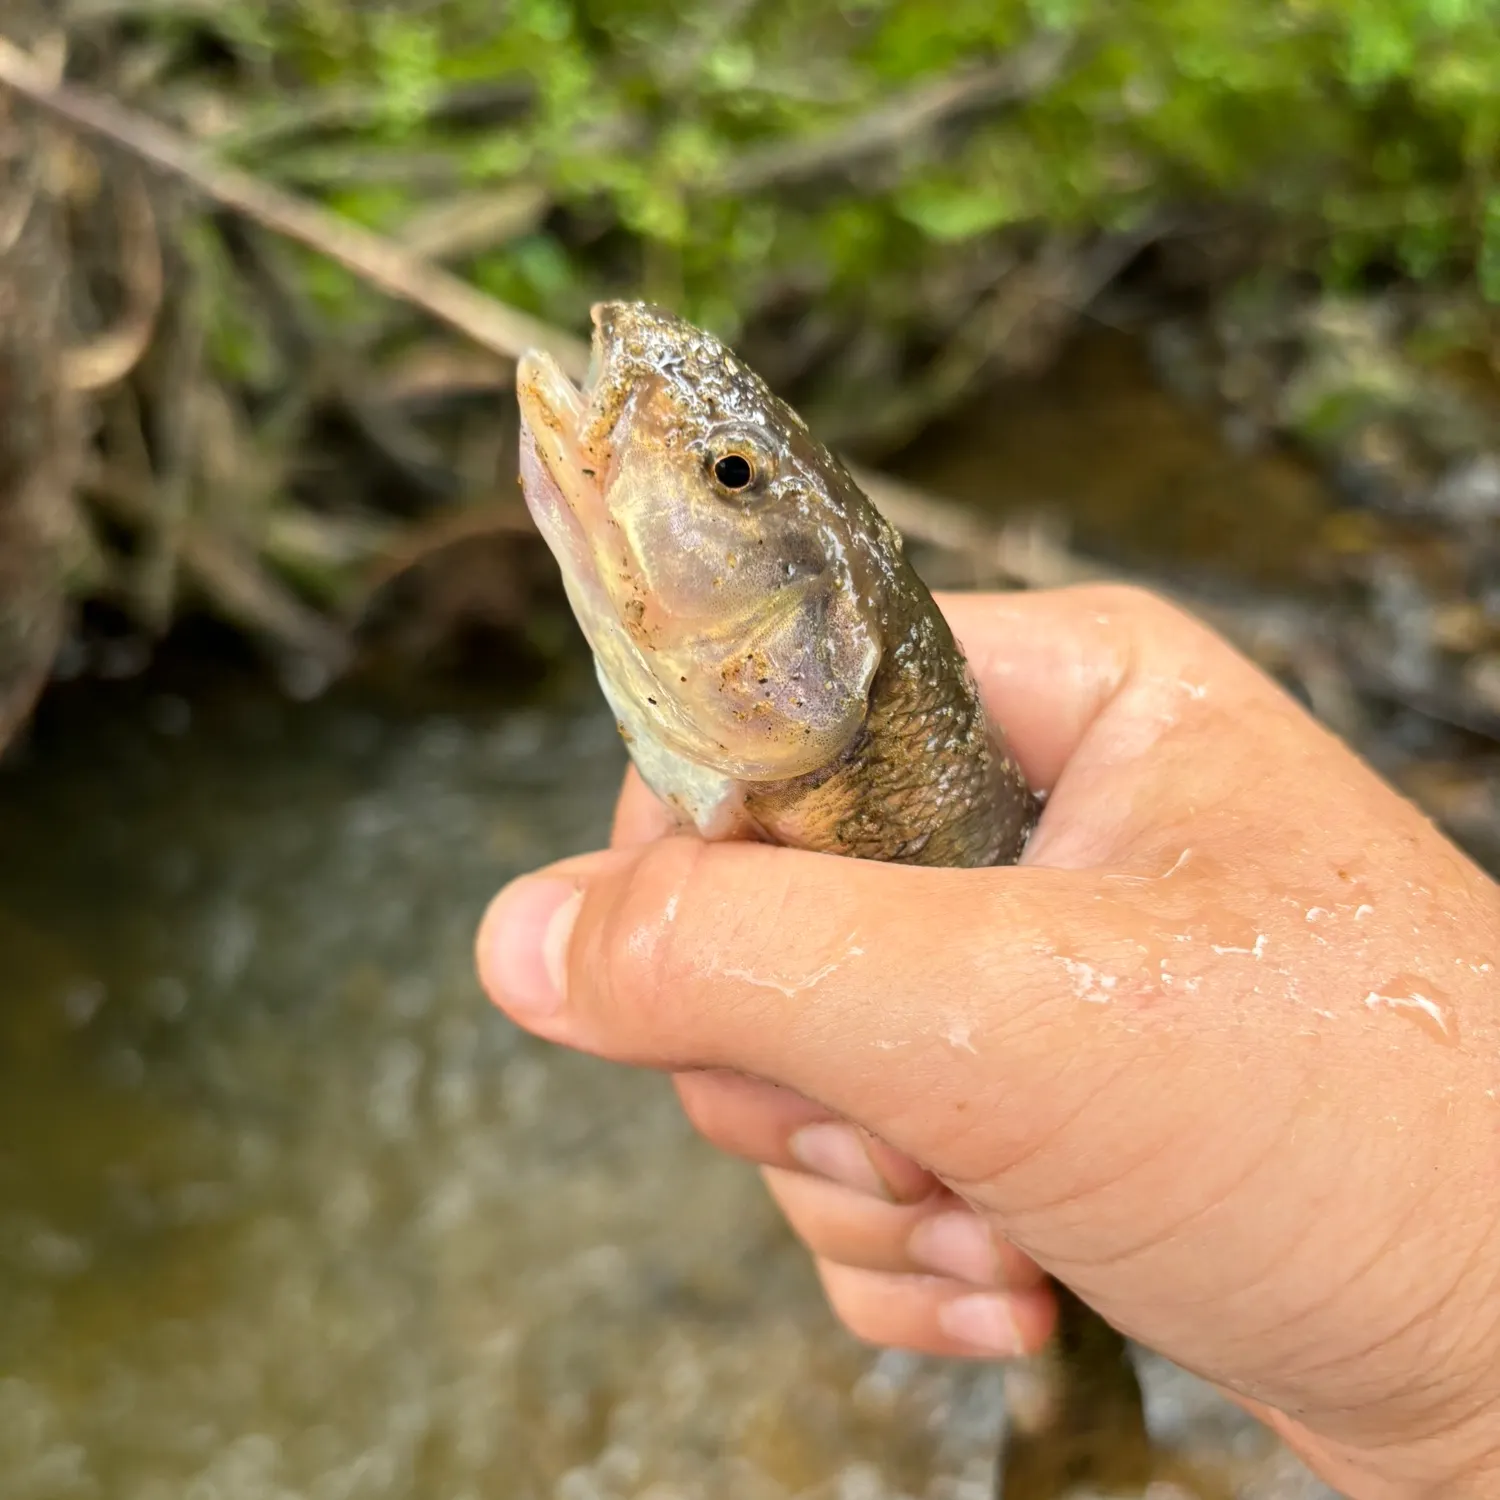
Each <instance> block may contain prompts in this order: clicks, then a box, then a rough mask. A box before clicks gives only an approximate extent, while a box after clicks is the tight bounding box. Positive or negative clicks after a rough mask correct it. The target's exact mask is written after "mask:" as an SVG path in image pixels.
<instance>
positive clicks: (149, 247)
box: [59, 173, 164, 394]
mask: <svg viewBox="0 0 1500 1500" xmlns="http://www.w3.org/2000/svg"><path fill="white" fill-rule="evenodd" d="M119 212H120V244H121V252H120V265H121V274H122V277H123V280H124V282H125V289H126V304H127V307H126V312H125V315H124V317H122V318H121V319H120V322H119V324H118V326H117V327H115V328H113V329H111V330H110V331H109V332H108V333H106V334H103V335H101V336H100V337H99V338H96V339H93V340H91V341H90V342H89V343H87V344H85V345H83V346H82V347H81V348H77V349H68V350H65V351H64V352H63V354H62V356H61V358H60V361H59V365H60V370H61V374H62V380H63V383H64V385H66V386H67V388H68V389H69V390H71V391H77V392H79V393H80V394H84V393H93V392H97V391H102V390H104V389H105V388H106V387H108V386H112V385H117V384H118V383H119V382H120V381H122V380H123V379H124V378H125V377H126V376H127V375H128V374H129V373H130V372H131V371H132V370H133V369H134V368H135V367H136V365H138V364H139V363H140V361H141V358H142V356H143V355H144V354H145V352H146V350H147V348H148V347H149V346H150V344H151V337H152V334H153V333H154V332H155V330H156V321H157V318H158V316H159V315H160V313H161V306H162V294H163V290H164V288H163V274H162V247H161V239H160V237H159V236H158V234H157V231H156V213H155V211H154V210H153V208H152V206H151V195H150V193H148V192H147V191H146V184H145V183H144V182H142V181H141V179H140V177H139V176H138V175H137V174H135V173H131V174H129V176H128V178H127V180H126V184H125V188H124V191H123V193H122V195H121V202H120V208H119Z"/></svg>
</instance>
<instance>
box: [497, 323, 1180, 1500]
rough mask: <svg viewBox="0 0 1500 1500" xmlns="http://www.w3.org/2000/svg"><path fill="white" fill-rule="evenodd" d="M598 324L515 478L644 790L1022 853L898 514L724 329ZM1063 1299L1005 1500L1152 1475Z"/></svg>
mask: <svg viewBox="0 0 1500 1500" xmlns="http://www.w3.org/2000/svg"><path fill="white" fill-rule="evenodd" d="M593 324H594V333H593V343H592V353H591V363H590V368H589V373H588V376H587V378H586V379H585V381H584V383H583V385H582V387H581V388H580V387H579V386H576V385H575V384H574V383H573V381H572V380H571V379H569V377H568V376H567V374H566V373H565V372H564V371H563V369H562V368H561V366H560V365H559V364H558V363H557V361H556V360H555V359H553V358H551V357H550V356H549V355H548V354H547V353H545V352H544V351H528V352H527V353H526V354H525V355H524V356H523V357H522V359H521V360H520V361H519V363H518V366H517V372H516V396H517V401H518V405H519V407H520V414H521V440H520V479H521V486H522V490H523V493H524V496H525V500H526V504H527V506H528V508H529V510H530V512H531V514H532V516H533V518H534V519H535V522H536V525H537V527H538V529H539V531H540V532H541V534H542V536H543V538H544V539H545V540H546V543H547V545H548V546H549V547H550V548H551V550H552V553H553V554H554V556H555V557H556V560H557V562H558V565H559V568H560V571H561V573H562V581H563V586H564V588H565V590H566V593H567V597H568V601H569V604H570V606H571V608H572V611H573V613H574V615H575V617H576V619H577V621H578V624H579V626H580V628H581V630H582V632H583V635H584V637H585V639H586V641H587V643H588V646H589V648H590V650H591V652H592V654H593V659H594V666H595V672H596V675H597V677H598V680H599V686H600V688H601V690H602V691H603V694H604V697H605V700H606V701H607V702H608V704H609V706H610V708H611V710H612V712H613V713H614V715H615V718H616V720H617V722H618V725H619V729H620V734H621V736H622V738H623V739H624V741H625V744H626V747H627V749H628V752H629V755H630V758H631V759H632V760H633V762H634V764H635V766H636V768H637V770H638V771H639V773H640V776H641V778H642V780H643V781H644V782H645V783H646V785H647V786H649V787H650V788H651V789H652V791H653V792H655V793H656V795H657V796H658V797H659V798H660V799H661V800H662V801H663V802H664V803H665V804H666V805H667V806H668V807H670V808H672V809H674V811H675V815H676V817H677V819H678V821H679V823H680V824H681V825H682V826H683V827H684V828H690V829H694V830H696V831H697V832H698V834H700V835H701V836H702V837H703V838H705V839H756V840H760V841H763V842H768V843H772V844H779V845H785V846H789V847H792V848H798V849H805V850H814V851H818V852H822V853H829V854H837V855H843V856H847V857H851V858H856V859H873V860H884V861H889V862H893V863H898V864H906V865H921V866H929V867H962V868H980V867H987V866H996V865H1008V864H1014V863H1015V862H1016V861H1018V860H1019V859H1020V858H1021V856H1022V854H1023V853H1024V851H1025V849H1026V846H1027V843H1028V841H1029V839H1030V837H1031V835H1032V833H1033V831H1034V830H1035V828H1036V826H1037V822H1038V820H1039V817H1040V813H1041V808H1042V799H1041V798H1040V797H1039V796H1038V795H1037V794H1036V793H1035V792H1034V791H1033V790H1032V789H1031V787H1030V786H1029V784H1028V782H1027V780H1026V777H1025V775H1024V774H1023V772H1022V770H1021V767H1020V765H1019V764H1018V762H1017V760H1016V758H1015V756H1014V755H1013V753H1012V752H1011V750H1010V748H1009V745H1008V743H1007V740H1006V738H1005V735H1004V732H1003V729H1002V727H1001V726H999V725H996V724H994V723H992V722H990V720H989V719H988V718H987V716H986V713H985V709H984V706H983V704H982V702H981V700H980V695H979V690H978V687H977V684H976V682H975V679H974V676H973V673H972V671H971V670H970V667H969V665H968V662H967V660H966V659H965V657H964V654H963V651H962V650H961V649H960V647H959V645H958V643H957V641H956V640H955V639H954V637H953V634H952V632H951V630H950V629H949V627H948V625H947V623H946V621H945V619H944V617H943V615H942V612H941V611H940V610H939V608H938V607H937V604H936V602H935V601H934V600H933V597H932V595H931V593H930V592H929V591H928V589H927V588H926V586H925V585H924V584H923V582H922V580H921V579H920V577H919V576H918V575H917V573H916V571H915V569H914V568H913V567H912V565H911V563H910V562H909V560H908V559H907V557H906V554H905V551H904V548H903V545H902V541H901V538H900V536H899V535H898V534H897V532H896V531H895V529H894V528H893V527H892V526H891V525H890V523H889V522H888V521H887V520H886V519H885V517H884V516H882V515H881V513H880V512H879V510H878V509H877V508H876V506H875V505H874V504H872V503H871V501H870V500H869V499H868V497H867V496H866V495H865V494H864V493H863V492H862V491H861V490H860V488H859V486H858V485H857V484H856V483H855V481H854V480H853V478H852V477H851V476H850V474H849V472H848V470H847V469H846V468H845V466H844V465H843V464H842V463H841V462H840V461H839V460H838V459H837V458H836V457H835V456H834V454H832V453H831V452H830V451H829V450H828V449H827V448H826V447H825V446H824V445H823V444H822V443H821V442H819V440H818V439H817V438H816V437H815V436H814V435H813V433H812V432H811V431H810V430H809V428H808V426H807V424H806V423H805V422H804V421H803V420H802V418H801V417H800V416H799V415H798V414H797V413H796V412H795V411H794V410H793V409H792V408H791V406H789V405H788V404H787V403H786V402H785V401H783V400H782V399H780V398H779V397H778V396H777V395H775V393H774V392H772V391H771V389H770V388H769V387H768V386H767V384H766V383H765V382H764V381H763V380H762V379H761V378H760V377H759V376H758V375H757V374H756V373H755V372H754V371H753V370H752V369H750V367H749V366H748V365H747V364H746V363H745V362H744V361H743V360H741V359H740V358H739V357H738V356H737V355H736V354H735V353H734V352H733V351H732V350H731V349H730V348H729V347H727V346H726V345H725V344H724V343H723V342H721V341H720V340H719V339H717V338H715V337H714V336H713V335H712V334H710V333H707V332H705V331H703V330H702V329H700V328H697V327H695V326H693V325H692V324H690V323H688V322H686V321H684V320H682V319H681V318H679V317H677V316H675V315H674V314H672V313H671V312H669V311H667V310H665V309H663V308H660V307H657V306H653V305H651V304H649V303H642V302H625V301H611V302H601V303H599V304H598V305H597V306H595V308H594V309H593ZM1058 1293H1059V1304H1060V1318H1059V1327H1058V1332H1057V1335H1056V1337H1055V1339H1054V1340H1053V1344H1052V1348H1051V1364H1050V1367H1049V1368H1048V1369H1047V1371H1046V1373H1047V1374H1048V1375H1049V1376H1050V1379H1046V1380H1044V1381H1043V1382H1042V1385H1041V1389H1042V1391H1043V1393H1044V1398H1045V1399H1043V1400H1042V1401H1041V1402H1040V1403H1039V1405H1038V1407H1037V1413H1040V1414H1039V1415H1038V1414H1037V1413H1033V1417H1032V1420H1031V1421H1030V1422H1029V1423H1021V1422H1019V1421H1018V1420H1016V1419H1015V1418H1014V1417H1012V1419H1011V1422H1010V1424H1009V1430H1008V1433H1007V1437H1006V1440H1005V1442H1004V1445H1003V1448H1002V1455H1001V1460H1000V1463H999V1465H998V1467H997V1487H996V1491H995V1493H996V1495H997V1496H1000V1497H1004V1500H1062V1497H1063V1496H1065V1495H1070V1494H1077V1495H1081V1494H1083V1493H1085V1492H1086V1493H1089V1494H1093V1495H1109V1496H1120V1497H1122V1500H1133V1497H1136V1496H1139V1495H1142V1494H1144V1493H1145V1490H1146V1488H1147V1486H1148V1485H1149V1484H1150V1482H1151V1480H1152V1479H1153V1477H1154V1470H1153V1461H1152V1444H1151V1438H1150V1434H1149V1430H1148V1427H1147V1422H1146V1414H1145V1405H1144V1400H1143V1396H1142V1389H1141V1385H1140V1381H1139V1378H1138V1376H1137V1373H1136V1370H1135V1366H1134V1364H1133V1362H1132V1359H1131V1357H1130V1353H1129V1348H1128V1345H1127V1343H1126V1341H1125V1339H1124V1338H1123V1337H1122V1336H1121V1335H1120V1334H1119V1333H1118V1332H1117V1331H1116V1330H1115V1329H1114V1328H1113V1327H1112V1326H1111V1325H1110V1324H1109V1323H1107V1322H1106V1321H1105V1320H1104V1319H1103V1318H1102V1317H1100V1316H1099V1314H1097V1313H1096V1312H1094V1310H1093V1309H1092V1308H1090V1307H1088V1306H1087V1305H1086V1304H1085V1303H1084V1302H1082V1301H1081V1300H1080V1299H1078V1298H1077V1297H1076V1296H1074V1295H1073V1294H1072V1293H1071V1292H1068V1291H1067V1290H1066V1289H1065V1288H1061V1287H1059V1288H1058Z"/></svg>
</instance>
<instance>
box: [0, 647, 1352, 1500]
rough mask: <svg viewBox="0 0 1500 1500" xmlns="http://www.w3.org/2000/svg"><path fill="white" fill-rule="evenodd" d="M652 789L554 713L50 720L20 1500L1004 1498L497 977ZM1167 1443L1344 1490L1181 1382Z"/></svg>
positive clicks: (27, 1009) (17, 808) (589, 728)
mask: <svg viewBox="0 0 1500 1500" xmlns="http://www.w3.org/2000/svg"><path fill="white" fill-rule="evenodd" d="M623 766H624V755H623V752H622V750H621V747H620V745H619V743H618V739H617V736H616V733H615V730H614V726H613V724H612V722H611V721H610V719H609V717H608V715H607V714H606V713H605V712H604V711H603V707H602V704H601V703H600V701H599V699H598V695H597V691H596V690H595V689H594V687H593V685H592V682H591V681H590V680H589V679H588V676H587V674H586V673H585V672H584V671H583V670H581V663H579V662H575V663H574V664H573V666H572V667H571V668H570V669H569V670H568V671H566V672H563V673H562V674H561V675H560V677H559V679H558V681H556V682H554V683H553V684H552V685H551V686H550V687H549V688H548V690H547V691H546V693H545V694H540V695H533V696H532V697H531V698H529V699H523V698H521V697H520V696H519V695H518V694H516V693H515V692H511V691H507V692H504V693H497V694H494V695H492V697H491V699H490V701H488V702H485V703H480V704H478V705H476V704H475V703H474V702H473V696H472V694H469V695H467V696H466V697H461V696H459V695H458V694H456V693H455V694H454V695H452V696H450V697H449V698H447V699H446V700H445V699H443V698H442V696H441V695H439V694H432V695H429V697H428V698H427V700H426V701H424V702H423V703H421V704H419V705H413V704H412V703H410V702H408V701H398V700H397V699H396V698H394V697H393V696H391V695H389V694H386V695H381V694H379V693H376V692H375V691H374V690H372V689H369V688H365V689H357V688H353V687H350V688H347V689H341V690H339V691H338V692H336V693H335V694H333V695H331V696H329V697H325V698H324V699H322V700H320V701H318V702H316V703H313V704H296V703H293V702H291V701H288V700H286V699H283V698H281V697H279V696H278V695H277V694H275V693H274V692H273V691H272V690H271V689H269V688H267V687H265V686H264V685H262V684H260V683H258V682H256V681H255V680H253V679H252V678H249V677H246V676H244V675H241V674H239V673H237V672H235V671H232V670H229V669H227V668H226V669H224V670H223V671H221V672H217V673H215V672H214V671H207V672H205V671H204V670H203V669H202V668H201V667H199V668H197V669H195V670H194V671H193V672H190V673H188V674H187V675H186V676H180V675H179V676H174V675H173V671H172V670H171V669H166V670H164V671H162V672H159V673H157V674H156V675H154V676H151V677H148V678H146V679H142V680H138V681H136V682H133V683H131V684H128V685H118V686H106V687H101V686H98V685H92V686H74V687H71V688H67V689H64V690H62V691H59V692H57V693H55V694H54V696H53V697H52V699H51V700H50V702H49V703H48V704H47V706H46V707H45V709H44V712H43V713H42V715H41V717H40V719H39V721H38V724H37V727H36V730H35V733H34V735H33V737H32V739H31V741H30V743H29V744H28V746H26V747H25V749H24V752H23V753H22V754H20V755H18V756H15V757H13V758H12V760H11V761H10V762H8V763H7V766H6V768H5V769H4V770H3V771H0V1500H292V1497H299V1500H300V1497H307V1500H376V1497H410V1500H533V1497H534V1500H626V1497H639V1500H689V1497H701V1500H793V1497H800V1500H814V1497H818V1500H895V1497H914V1500H915V1497H923V1500H988V1496H989V1487H990V1483H991V1478H990V1475H991V1468H992V1463H993V1456H994V1452H995V1447H996V1441H997V1437H998V1434H999V1430H1000V1422H1001V1417H1000V1404H1001V1403H1000V1381H999V1375H998V1373H997V1371H996V1370H994V1369H993V1368H986V1367H983V1366H965V1365H960V1364H956V1363H952V1364H950V1363H944V1362H941V1361H929V1360H921V1359H916V1358H911V1357H907V1356H905V1355H900V1354H891V1353H884V1354H882V1353H879V1352H876V1351H872V1350H869V1349H866V1348H864V1347H862V1346H859V1345H857V1344H856V1343H855V1342H854V1341H853V1340H852V1339H850V1338H849V1337H848V1336H846V1335H845V1334H844V1333H843V1332H842V1331H841V1330H840V1329H839V1328H838V1327H837V1325H836V1324H835V1323H834V1321H833V1319H832V1317H831V1316H830V1314H829V1313H828V1312H827V1310H826V1308H825V1307H824V1304H823V1302H822V1300H821V1297H820V1295H819V1293H818V1290H817V1286H816V1283H815V1280H814V1278H813V1276H812V1273H811V1271H810V1269H809V1267H808V1265H807V1263H806V1261H805V1259H804V1257H803V1256H802V1254H801V1253H800V1251H799V1250H798V1248H797V1247H796V1246H795V1244H794V1243H793V1241H792V1239H791V1237H790V1235H789V1234H788V1232H787V1231H786V1230H785V1229H784V1228H783V1226H782V1225H781V1223H780V1221H779V1219H778V1218H777V1216H776V1215H775V1213H774V1212H773V1211H772V1209H771V1208H770V1206H769V1204H768V1202H767V1200H766V1198H765V1196H764V1195H763V1192H762V1190H761V1187H760V1184H759V1180H758V1178H757V1176H756V1174H755V1173H754V1172H753V1170H751V1169H750V1168H749V1167H748V1166H746V1165H744V1164H742V1163H739V1162H734V1161H729V1160H726V1159H723V1158H721V1157H719V1156H718V1155H716V1154H715V1153H714V1152H713V1151H711V1150H710V1149H709V1148H708V1147H706V1146H705V1145H703V1144H702V1143H701V1142H699V1141H698V1140H697V1139H696V1138H695V1137H694V1136H693V1135H692V1133H691V1132H690V1131H689V1129H688V1128H687V1126H686V1124H685V1123H684V1121H683V1119H682V1118H681V1116H680V1114H679V1112H678V1110H677V1108H676V1105H675V1101H674V1099H673V1096H672V1094H671V1091H670V1089H669V1087H668V1086H667V1084H666V1083H665V1082H664V1081H662V1080H660V1079H658V1078H656V1077H653V1076H649V1075H645V1074H640V1073H634V1072H630V1071H627V1070H623V1069H617V1068H612V1067H608V1066H605V1065H603V1064H600V1063H597V1062H594V1061H592V1060H589V1059H584V1058H579V1057H575V1056H571V1055H568V1054H566V1053H563V1052H561V1051H558V1050H555V1049H552V1048H548V1047H546V1046H543V1045H541V1044H539V1043H537V1042H535V1041H533V1040H531V1039H529V1038H527V1037H525V1036H523V1035H521V1034H520V1033H518V1032H517V1031H516V1030H515V1029H514V1028H512V1027H511V1026H510V1025H509V1024H508V1023H507V1022H506V1021H505V1020H504V1019H503V1018H502V1017H501V1016H499V1015H498V1014H497V1013H496V1012H494V1011H493V1010H491V1009H490V1007H488V1006H487V1005H486V1003H485V1002H484V1000H483V998H482V996H481V994H480V992H479V990H478V988H477V985H476V983H475V980H474V978H473V973H472V960H471V943H472V935H473V930H474V926H475V923H476V921H477V919H478V917H479V914H480V912H481V911H482V909H483V907H484V904H485V902H486V901H487V899H488V898H489V896H490V895H491V894H492V893H493V892H494V890H495V889H496V888H497V887H498V886H499V885H500V883H501V882H502V881H504V880H505V879H506V878H507V877H509V876H511V875H513V874H515V873H516V872H518V871H520V870H522V869H525V868H528V867H530V866H533V865H535V864H536V863H538V862H540V861H544V860H547V859H551V858H553V857H556V856H559V855H562V854H565V853H569V852H574V851H577V850H580V849H584V848H588V847H592V846H595V845H597V844H598V843H599V842H600V841H601V840H602V839H603V837H604V836H605V831H606V828H607V819H608V815H609V810H610V806H611V802H612V798H613V794H614V791H615V787H616V785H617V781H618V777H619V775H620V772H621V770H622V768H623ZM1147 1374H1148V1379H1149V1384H1150V1393H1151V1401H1152V1413H1153V1418H1154V1420H1155V1422H1156V1425H1157V1428H1158V1431H1159V1433H1160V1435H1161V1437H1162V1439H1163V1440H1164V1441H1167V1442H1171V1443H1175V1444H1179V1445H1182V1446H1184V1447H1186V1448H1189V1449H1192V1450H1194V1451H1198V1452H1202V1453H1207V1454H1216V1455H1220V1456H1237V1457H1239V1458H1240V1459H1243V1460H1246V1461H1249V1462H1251V1464H1252V1467H1253V1468H1254V1470H1255V1475H1256V1477H1255V1478H1254V1479H1253V1481H1251V1482H1248V1483H1247V1485H1246V1487H1245V1488H1244V1490H1243V1494H1244V1495H1246V1496H1247V1497H1248V1496H1251V1495H1259V1496H1263V1497H1271V1496H1275V1497H1285V1500H1294V1497H1310V1496H1313V1495H1322V1494H1325V1493H1326V1492H1324V1491H1322V1490H1321V1489H1319V1488H1318V1487H1316V1486H1314V1485H1313V1484H1312V1482H1311V1481H1310V1480H1308V1479H1307V1478H1306V1476H1305V1475H1304V1474H1303V1473H1302V1471H1301V1470H1300V1469H1299V1468H1298V1467H1297V1466H1296V1465H1295V1464H1294V1463H1293V1462H1292V1461H1291V1460H1290V1459H1289V1458H1287V1457H1286V1456H1285V1455H1284V1454H1282V1453H1281V1452H1280V1451H1279V1450H1276V1449H1274V1448H1272V1447H1271V1446H1270V1445H1269V1444H1268V1442H1267V1440H1266V1439H1265V1437H1264V1436H1263V1434H1262V1433H1261V1432H1260V1430H1259V1429H1258V1428H1256V1427H1255V1426H1254V1425H1253V1424H1252V1423H1250V1422H1249V1421H1248V1420H1247V1419H1245V1418H1243V1417H1242V1416H1240V1415H1238V1414H1237V1413H1236V1412H1235V1411H1234V1410H1233V1409H1231V1408H1229V1407H1228V1406H1226V1405H1225V1404H1224V1403H1223V1402H1221V1401H1220V1400H1218V1399H1217V1398H1216V1397H1214V1396H1213V1395H1212V1394H1211V1393H1210V1392H1208V1391H1207V1390H1206V1389H1205V1388H1204V1387H1202V1386H1201V1385H1199V1384H1198V1383H1197V1382H1195V1381H1194V1380H1192V1379H1191V1378H1189V1377H1187V1376H1186V1375H1183V1374H1181V1373H1180V1372H1177V1371H1175V1370H1173V1369H1172V1368H1170V1367H1169V1366H1166V1365H1165V1364H1162V1363H1160V1362H1155V1361H1149V1362H1148V1365H1147Z"/></svg>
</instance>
